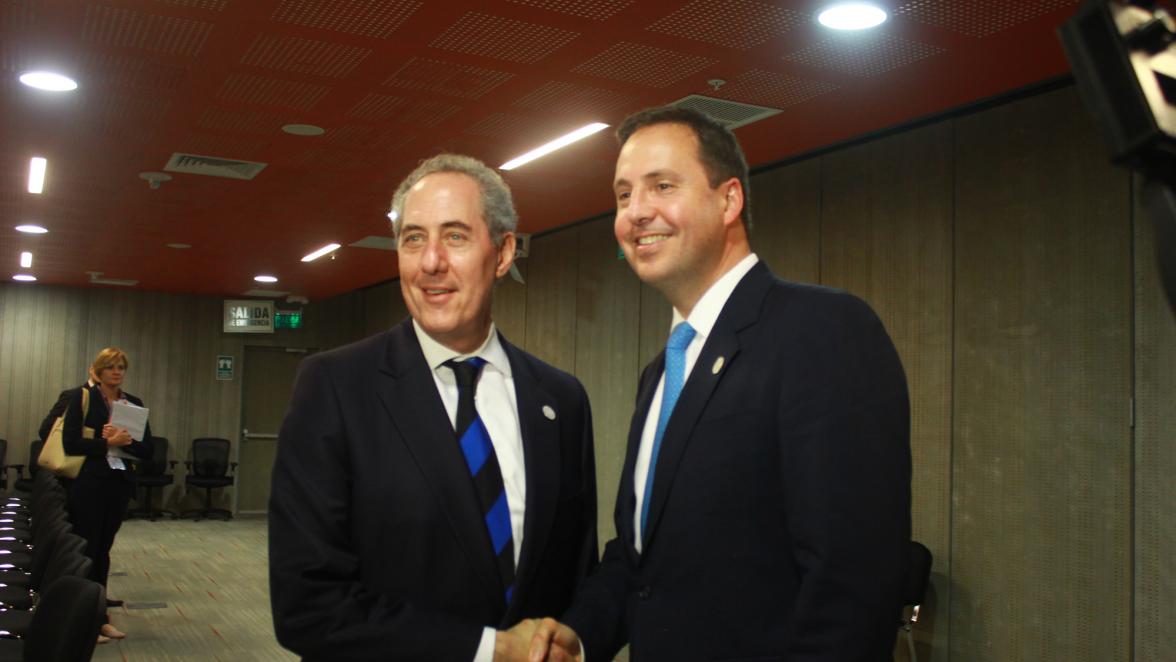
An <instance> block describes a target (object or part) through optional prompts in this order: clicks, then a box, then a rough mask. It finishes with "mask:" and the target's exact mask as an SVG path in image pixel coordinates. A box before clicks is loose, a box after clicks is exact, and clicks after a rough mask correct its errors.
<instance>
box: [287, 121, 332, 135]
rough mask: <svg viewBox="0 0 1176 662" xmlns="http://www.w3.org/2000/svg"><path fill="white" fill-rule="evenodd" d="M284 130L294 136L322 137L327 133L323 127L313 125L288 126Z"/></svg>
mask: <svg viewBox="0 0 1176 662" xmlns="http://www.w3.org/2000/svg"><path fill="white" fill-rule="evenodd" d="M282 130H283V131H285V132H286V133H288V134H290V135H292V136H321V135H323V134H324V133H326V132H327V130H326V129H324V128H323V127H321V126H315V125H313V124H287V125H286V126H283V127H282Z"/></svg>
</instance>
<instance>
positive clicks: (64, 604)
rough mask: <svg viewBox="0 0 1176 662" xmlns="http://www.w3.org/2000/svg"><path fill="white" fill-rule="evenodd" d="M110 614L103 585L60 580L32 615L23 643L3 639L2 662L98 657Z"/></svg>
mask: <svg viewBox="0 0 1176 662" xmlns="http://www.w3.org/2000/svg"><path fill="white" fill-rule="evenodd" d="M105 613H106V590H105V589H103V588H102V585H101V584H99V583H97V582H93V581H90V580H89V579H85V578H82V577H76V576H68V575H67V576H64V577H59V578H58V579H57V581H55V582H53V584H52V585H51V586H49V587H48V588H47V589H46V590H45V593H44V594H43V595H42V596H41V600H40V602H38V603H37V610H36V611H34V612H32V618H31V621H30V623H29V629H28V634H27V636H26V637H25V638H23V639H0V662H9V661H13V662H19V661H22V660H23V661H28V660H37V661H38V662H76V661H77V660H89V659H90V658H91V657H92V656H93V655H94V645H95V644H96V643H97V642H98V631H99V628H101V627H102V622H103V617H104V615H105Z"/></svg>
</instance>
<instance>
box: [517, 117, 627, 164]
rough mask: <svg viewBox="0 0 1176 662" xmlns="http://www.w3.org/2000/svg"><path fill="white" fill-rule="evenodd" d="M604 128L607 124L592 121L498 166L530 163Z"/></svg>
mask: <svg viewBox="0 0 1176 662" xmlns="http://www.w3.org/2000/svg"><path fill="white" fill-rule="evenodd" d="M606 128H608V125H607V124H604V123H602V122H593V123H592V124H589V125H587V126H582V127H580V128H578V129H576V130H575V131H573V132H571V133H569V134H567V135H565V136H560V137H559V138H556V139H555V140H552V141H551V142H549V143H547V144H546V145H542V146H540V147H536V148H535V149H533V150H531V151H529V152H527V153H526V154H523V155H522V156H519V157H515V158H513V159H511V160H509V161H507V162H506V163H503V164H502V165H500V166H498V167H499V169H501V170H514V169H515V168H517V167H519V166H521V165H523V164H525V163H530V162H531V161H534V160H535V159H537V158H539V157H541V156H547V155H548V154H550V153H552V152H554V151H555V150H557V149H559V148H561V147H566V146H568V145H570V144H572V143H574V142H576V141H577V140H583V139H584V138H587V137H588V136H590V135H592V134H594V133H596V132H597V131H600V130H601V129H606Z"/></svg>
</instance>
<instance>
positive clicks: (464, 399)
mask: <svg viewBox="0 0 1176 662" xmlns="http://www.w3.org/2000/svg"><path fill="white" fill-rule="evenodd" d="M445 365H446V366H448V367H449V369H450V370H453V376H454V377H455V378H456V379H457V422H456V424H455V426H454V431H455V432H457V439H458V441H459V442H460V443H461V452H462V453H463V454H464V455H465V459H466V465H467V466H468V467H469V469H470V476H472V477H473V479H474V490H475V491H476V492H477V494H478V502H479V503H480V504H481V506H482V514H483V519H484V520H485V522H486V531H487V532H488V533H489V534H490V546H491V547H492V548H493V549H494V554H495V556H496V560H497V563H498V574H499V575H501V576H502V585H503V586H505V587H506V594H505V600H506V602H507V604H509V603H510V598H511V596H512V595H513V594H514V580H515V564H514V536H513V534H512V533H511V527H510V505H509V504H508V503H507V500H506V488H505V486H504V485H503V482H502V469H501V468H500V467H499V466H498V456H496V455H495V454H494V444H492V443H490V433H489V432H487V431H486V425H485V424H484V423H482V418H481V417H480V416H478V410H477V409H476V408H475V407H474V389H475V388H476V385H477V383H478V374H479V373H481V372H482V366H484V365H486V360H485V359H482V358H478V357H473V358H470V359H467V360H465V361H456V360H450V361H446V362H445Z"/></svg>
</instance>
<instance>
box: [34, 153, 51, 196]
mask: <svg viewBox="0 0 1176 662" xmlns="http://www.w3.org/2000/svg"><path fill="white" fill-rule="evenodd" d="M48 165H49V162H48V161H46V160H45V159H44V158H42V157H40V156H34V157H33V158H31V159H29V193H40V192H42V191H44V190H45V167H46V166H48Z"/></svg>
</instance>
